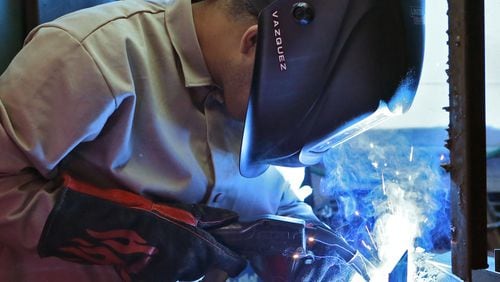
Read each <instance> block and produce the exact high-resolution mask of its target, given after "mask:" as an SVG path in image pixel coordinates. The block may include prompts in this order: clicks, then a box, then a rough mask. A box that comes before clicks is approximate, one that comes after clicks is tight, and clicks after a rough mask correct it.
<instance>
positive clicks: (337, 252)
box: [250, 222, 370, 282]
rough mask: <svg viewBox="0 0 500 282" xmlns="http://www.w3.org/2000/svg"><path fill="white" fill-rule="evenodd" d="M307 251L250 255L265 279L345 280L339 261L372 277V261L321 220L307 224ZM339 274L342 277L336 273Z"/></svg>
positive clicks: (267, 281) (271, 281)
mask: <svg viewBox="0 0 500 282" xmlns="http://www.w3.org/2000/svg"><path fill="white" fill-rule="evenodd" d="M306 237H307V238H308V240H307V253H306V255H305V256H302V257H299V258H294V257H286V256H282V255H276V256H257V257H253V258H251V259H250V262H251V264H252V267H253V268H254V270H255V272H256V273H257V274H258V275H259V276H260V277H261V278H262V279H263V280H264V281H265V282H285V281H296V282H299V281H300V282H302V281H314V282H319V281H335V278H340V280H339V281H344V279H345V277H343V276H342V275H346V274H345V273H338V270H339V267H338V266H339V265H346V264H347V265H349V266H351V269H352V270H355V271H356V272H358V273H359V274H360V275H361V276H362V277H363V278H364V279H365V280H366V281H369V280H370V278H369V276H368V270H367V269H368V268H369V262H368V261H367V260H366V259H364V257H363V256H362V255H361V254H360V253H359V252H358V251H356V250H354V249H353V248H352V247H351V246H349V244H347V242H346V241H345V240H344V238H342V236H340V235H339V234H337V233H335V232H333V231H332V230H331V229H330V228H329V227H328V226H327V225H325V224H323V223H321V222H315V223H309V224H308V225H307V227H306ZM334 275H339V276H341V277H332V276H334Z"/></svg>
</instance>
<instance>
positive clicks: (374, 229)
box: [315, 129, 450, 281]
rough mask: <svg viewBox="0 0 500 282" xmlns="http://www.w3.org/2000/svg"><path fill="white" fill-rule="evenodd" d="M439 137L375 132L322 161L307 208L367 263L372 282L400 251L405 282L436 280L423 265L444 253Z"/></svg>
mask: <svg viewBox="0 0 500 282" xmlns="http://www.w3.org/2000/svg"><path fill="white" fill-rule="evenodd" d="M444 134H445V133H444V129H432V130H428V129H427V130H417V129H414V130H412V129H407V130H399V131H395V130H375V131H373V132H368V133H365V134H363V135H360V136H358V137H357V138H355V139H353V140H351V141H350V142H347V143H345V144H342V145H340V146H338V147H336V148H334V149H332V150H330V152H328V153H327V154H326V155H325V158H324V160H323V162H324V169H325V170H324V171H325V175H324V177H323V179H322V182H321V185H320V188H319V189H318V190H317V191H315V206H316V207H317V208H318V214H319V215H320V217H322V218H323V219H324V220H325V221H326V222H328V223H329V224H330V226H332V228H334V229H335V230H336V231H338V232H339V233H340V234H342V235H343V236H344V237H345V238H348V241H349V243H350V244H352V245H353V246H355V247H356V248H357V249H358V250H359V251H360V252H361V253H362V254H363V255H364V256H365V257H366V258H368V259H369V260H370V261H371V262H373V263H374V265H375V266H376V269H375V271H374V273H371V274H370V276H371V277H372V281H387V275H388V273H390V272H391V270H392V269H393V268H394V266H395V265H396V263H397V262H398V260H399V259H400V258H401V256H402V255H403V254H404V252H405V251H408V252H409V262H408V264H409V266H408V281H437V280H432V279H431V277H433V275H432V272H433V267H432V266H431V265H430V264H427V262H426V261H427V260H426V258H430V257H432V253H433V252H444V251H447V250H449V231H450V226H449V222H450V221H449V216H448V210H449V203H448V187H449V177H448V175H447V174H446V172H445V171H444V169H443V168H441V167H440V165H441V164H442V163H444V162H446V160H447V158H448V156H447V151H446V150H445V148H444V147H443V146H442V143H441V140H443V139H442V138H443V137H444V136H445V135H444ZM410 140H411V141H410ZM433 140H435V141H434V142H433ZM358 279H359V280H358ZM429 279H430V280H429ZM353 281H362V279H361V278H360V277H353Z"/></svg>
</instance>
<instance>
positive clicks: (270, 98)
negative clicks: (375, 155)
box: [240, 0, 424, 177]
mask: <svg viewBox="0 0 500 282" xmlns="http://www.w3.org/2000/svg"><path fill="white" fill-rule="evenodd" d="M269 2H271V3H270V4H268V3H269ZM255 5H256V7H257V5H260V6H258V7H257V8H259V9H260V8H261V6H265V8H263V9H262V11H261V12H260V14H259V31H258V41H257V50H256V60H255V66H254V74H253V81H252V88H251V94H250V100H249V103H248V110H247V115H246V119H245V127H244V134H243V141H242V148H241V154H240V171H241V174H242V175H244V176H247V177H253V176H257V175H259V174H261V173H262V172H264V171H265V170H266V169H267V167H268V166H269V165H270V164H275V165H282V166H305V165H312V164H315V163H317V162H319V161H320V160H321V156H322V154H323V153H324V152H326V151H327V150H328V149H329V148H331V147H333V146H336V145H338V144H340V143H342V142H344V141H346V140H348V139H350V138H352V137H354V136H356V135H357V134H359V133H361V132H363V131H364V130H367V129H369V128H371V127H373V126H375V125H377V124H379V123H380V122H381V121H383V120H385V119H387V118H389V117H391V116H394V115H397V114H400V113H403V112H406V111H407V110H408V108H409V107H410V105H411V103H412V101H413V98H414V96H415V93H416V90H417V86H418V82H419V78H420V73H421V68H422V60H423V51H424V48H423V46H424V26H423V11H424V1H423V0H308V1H292V0H276V1H255Z"/></svg>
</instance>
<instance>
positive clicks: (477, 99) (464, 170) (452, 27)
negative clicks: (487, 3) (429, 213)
mask: <svg viewBox="0 0 500 282" xmlns="http://www.w3.org/2000/svg"><path fill="white" fill-rule="evenodd" d="M448 6H449V11H448V15H449V18H448V19H449V32H448V33H449V41H448V45H449V66H450V68H449V72H448V73H449V87H450V106H449V111H450V128H449V136H450V139H449V140H448V144H447V146H448V148H449V149H450V165H449V166H448V167H447V168H448V170H449V171H450V175H451V180H452V181H451V193H450V195H451V197H450V199H451V217H452V219H451V225H452V227H451V229H452V230H451V231H452V232H451V233H452V234H451V240H452V242H451V248H452V250H451V251H452V270H453V273H454V274H456V275H457V276H459V277H460V278H462V279H463V280H465V281H471V280H472V270H475V269H485V268H487V267H488V264H487V237H486V221H487V220H486V125H485V69H484V66H485V51H484V50H485V43H484V42H485V38H484V0H448Z"/></svg>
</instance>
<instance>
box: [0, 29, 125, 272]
mask: <svg viewBox="0 0 500 282" xmlns="http://www.w3.org/2000/svg"><path fill="white" fill-rule="evenodd" d="M115 108H116V105H115V101H114V99H113V96H112V95H111V92H110V89H109V87H108V85H107V83H106V81H105V79H104V78H103V77H102V75H101V72H100V71H99V69H98V67H97V66H96V64H95V63H94V61H93V59H92V57H91V56H90V55H89V54H88V53H87V52H86V50H85V48H84V47H83V46H82V45H81V43H80V42H79V41H78V40H75V38H74V37H72V36H71V35H70V34H69V33H67V32H66V31H64V30H62V29H60V28H57V27H51V26H45V27H41V28H38V29H37V30H35V31H33V32H32V33H31V34H30V36H29V37H28V39H27V41H26V43H25V46H24V48H23V49H22V50H21V51H20V53H19V54H18V55H17V56H16V57H15V58H14V60H13V61H12V63H11V64H10V66H9V67H8V68H7V70H6V71H5V72H4V73H3V74H2V76H0V206H1V207H2V208H1V209H0V257H5V255H4V254H2V252H5V251H6V250H8V249H9V248H13V249H16V252H18V251H32V252H34V251H35V250H36V244H37V241H38V238H39V235H40V233H41V229H42V227H43V224H44V222H45V220H46V217H47V215H48V213H49V211H50V210H51V208H52V206H53V202H54V199H53V190H54V188H55V187H57V183H55V180H54V176H55V175H56V174H57V167H58V165H59V164H60V163H61V161H62V160H63V159H64V157H65V156H67V154H68V153H69V152H71V151H72V150H73V149H74V148H75V147H76V146H77V145H78V144H80V143H82V142H86V141H90V140H93V139H95V138H96V136H97V135H98V134H99V133H100V131H101V130H102V128H103V126H104V124H105V122H106V120H107V119H108V118H109V116H110V115H111V113H112V112H113V111H114V110H115ZM0 263H2V262H0Z"/></svg>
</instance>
